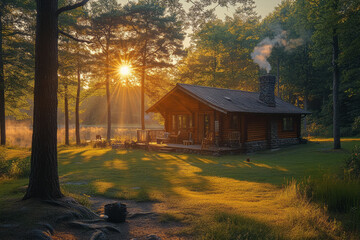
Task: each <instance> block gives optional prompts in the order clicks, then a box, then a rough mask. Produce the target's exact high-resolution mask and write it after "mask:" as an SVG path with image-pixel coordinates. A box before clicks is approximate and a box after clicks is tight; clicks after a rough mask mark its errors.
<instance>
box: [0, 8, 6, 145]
mask: <svg viewBox="0 0 360 240" xmlns="http://www.w3.org/2000/svg"><path fill="white" fill-rule="evenodd" d="M2 17H3V16H2V11H1V10H0V139H1V140H0V145H5V144H6V133H5V131H6V126H5V79H4V61H3V44H2V42H3V41H2V40H3V39H2V38H3V34H2V32H3V23H2Z"/></svg>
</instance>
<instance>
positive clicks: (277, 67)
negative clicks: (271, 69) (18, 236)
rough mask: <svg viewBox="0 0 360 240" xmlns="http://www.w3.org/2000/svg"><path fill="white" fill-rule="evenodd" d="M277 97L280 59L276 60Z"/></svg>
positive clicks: (278, 92) (278, 93)
mask: <svg viewBox="0 0 360 240" xmlns="http://www.w3.org/2000/svg"><path fill="white" fill-rule="evenodd" d="M276 65H277V66H276V80H277V96H278V97H280V58H279V57H278V58H277V64H276Z"/></svg>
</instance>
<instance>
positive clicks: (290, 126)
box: [282, 117, 294, 131]
mask: <svg viewBox="0 0 360 240" xmlns="http://www.w3.org/2000/svg"><path fill="white" fill-rule="evenodd" d="M282 130H283V131H294V121H293V118H292V117H285V118H283V125H282Z"/></svg>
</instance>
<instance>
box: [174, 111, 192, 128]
mask: <svg viewBox="0 0 360 240" xmlns="http://www.w3.org/2000/svg"><path fill="white" fill-rule="evenodd" d="M192 126H193V121H192V116H191V115H187V114H178V115H176V114H174V115H172V129H173V130H180V129H187V128H189V127H192Z"/></svg>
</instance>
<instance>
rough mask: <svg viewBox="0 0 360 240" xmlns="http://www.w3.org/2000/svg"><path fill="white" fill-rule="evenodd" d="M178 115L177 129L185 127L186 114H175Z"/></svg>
mask: <svg viewBox="0 0 360 240" xmlns="http://www.w3.org/2000/svg"><path fill="white" fill-rule="evenodd" d="M177 117H178V129H184V128H187V119H188V116H187V115H177Z"/></svg>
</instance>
